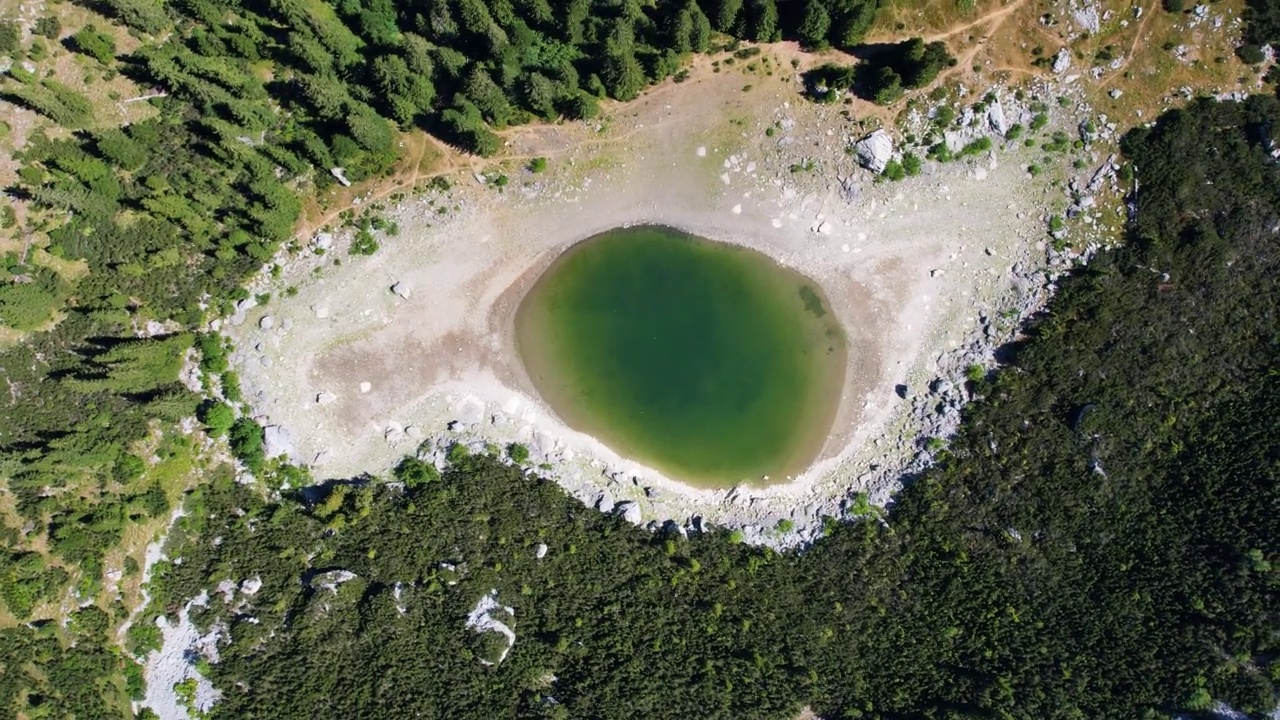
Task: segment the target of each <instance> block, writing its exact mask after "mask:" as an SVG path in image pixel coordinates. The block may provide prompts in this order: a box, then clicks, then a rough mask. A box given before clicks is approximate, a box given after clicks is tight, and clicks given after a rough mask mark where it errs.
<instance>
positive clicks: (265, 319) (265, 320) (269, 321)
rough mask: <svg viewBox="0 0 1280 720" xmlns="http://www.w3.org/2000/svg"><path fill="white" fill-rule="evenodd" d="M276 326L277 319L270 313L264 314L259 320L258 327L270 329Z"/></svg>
mask: <svg viewBox="0 0 1280 720" xmlns="http://www.w3.org/2000/svg"><path fill="white" fill-rule="evenodd" d="M275 326H276V319H275V318H273V317H271V316H270V315H263V316H262V319H261V320H259V321H258V327H260V328H262V329H263V330H270V329H271V328H273V327H275Z"/></svg>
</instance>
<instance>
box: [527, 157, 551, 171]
mask: <svg viewBox="0 0 1280 720" xmlns="http://www.w3.org/2000/svg"><path fill="white" fill-rule="evenodd" d="M546 169H547V159H546V158H544V157H537V158H534V159H532V160H530V161H529V172H531V173H540V172H543V171H544V170H546Z"/></svg>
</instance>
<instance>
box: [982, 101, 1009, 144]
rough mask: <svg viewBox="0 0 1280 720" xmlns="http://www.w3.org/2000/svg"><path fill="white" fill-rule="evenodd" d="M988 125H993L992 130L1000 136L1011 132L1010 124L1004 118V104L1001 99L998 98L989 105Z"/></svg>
mask: <svg viewBox="0 0 1280 720" xmlns="http://www.w3.org/2000/svg"><path fill="white" fill-rule="evenodd" d="M987 125H989V126H990V127H991V131H992V132H994V133H999V135H1000V137H1004V134H1005V133H1007V132H1009V125H1008V123H1007V121H1006V120H1005V119H1004V106H1003V105H1001V104H1000V99H999V98H996V100H995V102H993V103H991V105H989V106H988V107H987Z"/></svg>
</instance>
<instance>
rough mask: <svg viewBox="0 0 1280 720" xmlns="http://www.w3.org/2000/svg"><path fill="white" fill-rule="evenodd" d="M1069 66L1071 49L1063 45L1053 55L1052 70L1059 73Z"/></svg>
mask: <svg viewBox="0 0 1280 720" xmlns="http://www.w3.org/2000/svg"><path fill="white" fill-rule="evenodd" d="M1070 67H1071V51H1070V50H1068V49H1066V48H1065V47H1064V48H1062V49H1061V50H1059V51H1058V54H1057V55H1054V56H1053V71H1054V72H1055V73H1058V74H1059V75H1061V74H1062V73H1064V72H1066V71H1067V68H1070Z"/></svg>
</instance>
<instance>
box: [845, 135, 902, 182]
mask: <svg viewBox="0 0 1280 720" xmlns="http://www.w3.org/2000/svg"><path fill="white" fill-rule="evenodd" d="M853 148H854V152H855V154H856V155H857V159H858V164H859V165H861V166H862V167H864V168H866V169H868V170H870V171H871V172H873V173H875V174H877V175H879V174H880V173H882V172H884V168H885V165H888V164H889V161H890V160H892V159H893V138H891V137H889V133H887V132H885V131H884V130H876V131H875V132H873V133H871V134H870V135H867V136H866V137H864V138H862V139H861V140H859V141H858V142H857V143H855V144H854V146H853Z"/></svg>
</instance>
